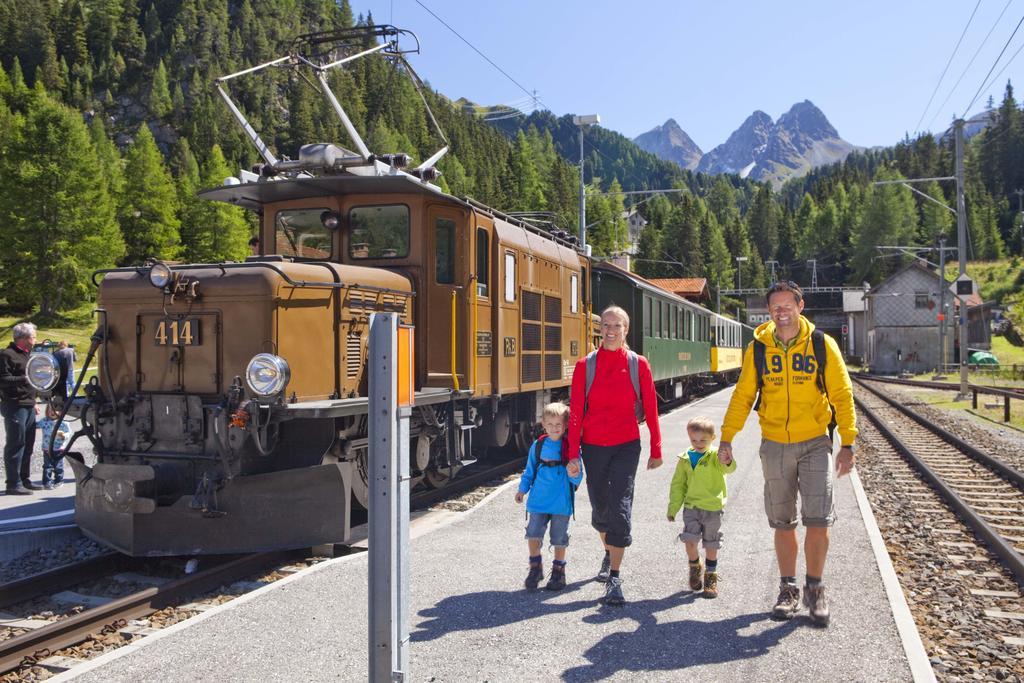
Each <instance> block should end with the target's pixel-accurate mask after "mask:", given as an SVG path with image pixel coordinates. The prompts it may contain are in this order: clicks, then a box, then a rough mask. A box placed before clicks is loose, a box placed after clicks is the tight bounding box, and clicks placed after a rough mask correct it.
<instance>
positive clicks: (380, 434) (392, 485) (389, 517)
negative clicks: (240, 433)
mask: <svg viewBox="0 0 1024 683" xmlns="http://www.w3.org/2000/svg"><path fill="white" fill-rule="evenodd" d="M397 323H398V315H397V314H395V313H377V314H374V315H373V317H372V320H371V321H370V346H369V357H368V359H367V361H368V362H367V365H368V366H369V372H370V376H369V385H368V388H369V396H370V402H369V425H368V429H369V446H368V449H369V451H368V461H367V462H368V466H369V472H368V474H369V479H370V482H369V483H370V502H369V527H370V528H369V545H370V548H369V554H370V557H369V616H370V618H369V622H370V623H369V636H370V637H369V680H370V681H372V682H373V683H392V682H393V681H405V680H406V677H407V676H408V674H409V653H408V643H409V623H408V609H409V564H408V552H409V550H408V546H409V477H408V474H409V471H408V468H409V457H408V443H409V440H408V435H409V420H408V408H406V409H405V411H404V412H405V415H404V416H403V415H402V414H400V413H399V412H398V330H397ZM403 423H404V424H403Z"/></svg>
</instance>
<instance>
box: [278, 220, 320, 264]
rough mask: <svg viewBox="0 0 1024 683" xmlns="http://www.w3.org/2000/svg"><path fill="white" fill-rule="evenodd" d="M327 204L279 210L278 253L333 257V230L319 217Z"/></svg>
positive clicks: (310, 256) (314, 257) (317, 258)
mask: <svg viewBox="0 0 1024 683" xmlns="http://www.w3.org/2000/svg"><path fill="white" fill-rule="evenodd" d="M326 210H327V209H326V207H321V208H318V209H293V210H290V211H278V212H277V216H276V218H275V219H274V246H275V248H276V250H277V252H276V253H278V254H281V255H282V256H292V257H295V258H302V259H315V260H325V259H329V258H330V257H331V232H330V231H329V230H328V229H327V228H325V227H324V224H323V223H322V222H321V221H320V215H321V214H322V213H323V212H324V211H326Z"/></svg>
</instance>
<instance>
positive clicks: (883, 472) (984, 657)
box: [855, 380, 1024, 680]
mask: <svg viewBox="0 0 1024 683" xmlns="http://www.w3.org/2000/svg"><path fill="white" fill-rule="evenodd" d="M855 387H856V391H855V399H856V402H857V407H858V410H859V412H860V413H861V415H862V417H866V418H868V419H867V420H862V423H867V424H863V429H862V436H863V438H862V439H861V442H862V444H863V445H864V446H865V454H864V459H863V461H862V464H861V465H860V466H859V467H858V469H860V470H862V476H863V477H864V478H865V489H866V490H868V491H869V497H872V506H873V507H874V508H875V511H876V515H877V516H878V518H879V521H880V526H882V527H883V534H885V535H886V542H887V546H888V547H889V551H890V555H891V556H892V557H893V562H894V565H896V568H897V572H898V573H899V575H900V581H901V583H902V584H903V588H904V592H905V593H906V594H907V596H908V602H909V603H910V604H911V610H912V612H913V613H914V616H915V619H916V621H917V625H918V629H919V631H920V632H921V636H922V639H923V640H924V641H925V645H926V647H927V649H928V651H929V655H930V656H932V664H933V667H934V668H935V672H936V675H937V677H938V678H939V679H940V680H945V679H949V680H960V679H961V677H967V678H970V677H972V676H973V677H977V676H979V675H980V676H981V677H992V678H1000V679H1002V678H1005V674H1008V673H1009V672H1011V671H1012V673H1013V674H1016V675H1018V676H1020V675H1024V662H1021V660H1020V657H1019V652H1020V649H1021V648H1022V647H1024V601H1022V598H1021V587H1022V586H1024V562H1022V558H1021V553H1022V551H1024V523H1022V521H1021V520H1022V519H1024V475H1021V473H1020V472H1019V471H1017V470H1015V469H1014V468H1013V467H1011V466H1009V465H1007V464H1005V463H1003V462H1001V461H999V460H998V459H996V458H992V457H991V456H989V455H988V454H986V453H983V452H980V451H979V450H978V449H977V448H974V447H972V446H971V445H970V444H967V443H964V442H963V441H962V440H961V439H959V438H957V437H956V436H955V435H953V434H950V433H948V432H947V431H946V430H944V429H941V428H939V427H937V426H935V425H933V424H931V421H930V420H928V419H927V418H925V417H922V416H920V415H918V414H917V413H916V412H914V411H913V410H911V409H909V408H908V407H907V406H905V405H902V404H901V403H900V402H899V401H898V400H896V399H893V398H891V397H889V396H886V395H884V394H883V393H882V392H881V391H879V390H878V389H877V388H875V387H871V386H869V385H868V384H867V383H865V382H864V381H861V380H856V381H855ZM1004 666H1005V667H1008V670H1003V669H1001V668H1000V670H999V673H998V674H997V671H996V669H995V668H993V669H991V670H990V667H997V668H999V667H1004Z"/></svg>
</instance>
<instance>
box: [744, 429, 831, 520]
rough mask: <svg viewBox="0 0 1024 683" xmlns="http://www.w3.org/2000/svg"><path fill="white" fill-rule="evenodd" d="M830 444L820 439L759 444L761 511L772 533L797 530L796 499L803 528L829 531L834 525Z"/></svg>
mask: <svg viewBox="0 0 1024 683" xmlns="http://www.w3.org/2000/svg"><path fill="white" fill-rule="evenodd" d="M834 465H835V461H834V456H833V455H832V440H831V439H829V438H828V437H827V436H824V435H823V436H819V437H817V438H815V439H811V440H809V441H801V442H799V443H778V442H775V441H768V440H767V439H765V440H763V441H761V470H762V471H763V472H764V510H765V513H766V514H767V515H768V525H769V526H771V527H772V528H773V529H793V528H795V527H796V499H797V493H799V494H800V518H801V520H802V521H803V524H804V526H805V527H807V526H810V527H829V526H832V523H833V522H835V521H836V511H835V506H834V505H833V501H832V484H833V481H834V479H835V473H834Z"/></svg>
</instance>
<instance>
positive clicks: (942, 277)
mask: <svg viewBox="0 0 1024 683" xmlns="http://www.w3.org/2000/svg"><path fill="white" fill-rule="evenodd" d="M945 371H946V238H945V237H942V238H940V239H939V370H938V372H936V373H935V377H933V378H932V379H942V378H943V377H944V375H943V374H942V373H944V372H945Z"/></svg>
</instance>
